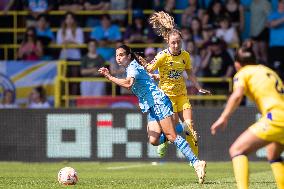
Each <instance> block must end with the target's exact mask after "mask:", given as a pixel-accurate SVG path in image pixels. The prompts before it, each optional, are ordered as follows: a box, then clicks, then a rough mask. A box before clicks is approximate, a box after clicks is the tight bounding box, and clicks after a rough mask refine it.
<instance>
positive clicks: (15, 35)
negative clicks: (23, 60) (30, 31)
mask: <svg viewBox="0 0 284 189" xmlns="http://www.w3.org/2000/svg"><path fill="white" fill-rule="evenodd" d="M153 12H154V10H143V13H144V14H151V13H153ZM65 13H66V11H57V10H56V11H49V12H48V14H49V15H64V14H65ZM106 13H107V14H110V15H126V16H127V21H128V24H131V23H132V21H133V11H132V10H131V9H128V10H106V11H105V10H104V11H102V10H97V11H86V10H82V11H76V12H74V14H76V15H86V16H88V15H102V14H106ZM174 13H175V14H182V13H183V10H174ZM28 15H29V12H28V11H8V12H4V11H0V16H12V18H13V23H12V24H13V26H12V27H9V28H0V33H12V34H13V41H12V43H10V44H4V45H0V48H2V49H3V51H4V59H5V60H7V59H8V49H12V50H13V58H14V60H16V59H17V49H18V48H19V45H18V33H23V32H25V31H26V28H19V27H18V20H19V17H20V16H28ZM58 29H59V27H57V28H52V31H53V32H54V31H57V30H58ZM82 29H83V31H84V32H90V31H91V28H89V27H83V28H82ZM121 30H122V31H124V30H125V28H121ZM160 46H162V45H161V44H156V45H154V46H152V47H160ZM141 47H142V48H143V47H144V46H139V44H132V48H141ZM145 47H148V46H146V45H145ZM50 48H64V47H63V46H60V45H59V46H57V45H51V46H50ZM76 48H80V47H76ZM81 48H85V46H83V47H81Z"/></svg>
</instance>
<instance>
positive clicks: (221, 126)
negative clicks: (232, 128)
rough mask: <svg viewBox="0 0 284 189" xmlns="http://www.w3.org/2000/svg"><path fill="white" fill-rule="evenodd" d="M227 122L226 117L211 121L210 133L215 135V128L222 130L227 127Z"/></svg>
mask: <svg viewBox="0 0 284 189" xmlns="http://www.w3.org/2000/svg"><path fill="white" fill-rule="evenodd" d="M227 124H228V120H227V119H225V118H223V117H219V119H218V120H217V121H215V123H213V125H212V126H211V134H212V135H215V134H216V132H217V130H219V129H222V130H224V129H225V128H226V127H227Z"/></svg>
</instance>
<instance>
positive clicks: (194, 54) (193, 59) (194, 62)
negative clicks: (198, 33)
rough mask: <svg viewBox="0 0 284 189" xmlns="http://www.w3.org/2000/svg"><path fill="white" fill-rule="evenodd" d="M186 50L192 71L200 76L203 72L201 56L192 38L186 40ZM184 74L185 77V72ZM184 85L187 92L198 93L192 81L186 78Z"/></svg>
mask: <svg viewBox="0 0 284 189" xmlns="http://www.w3.org/2000/svg"><path fill="white" fill-rule="evenodd" d="M186 50H187V51H188V52H189V54H190V63H191V66H192V72H193V73H194V74H195V75H196V76H197V77H202V76H203V72H202V66H201V56H200V55H199V53H198V48H197V47H196V45H195V43H194V41H192V40H189V41H187V46H186ZM184 76H185V77H187V76H186V74H185V75H184ZM186 86H187V91H188V94H197V93H198V90H197V89H196V87H195V86H194V85H192V83H191V82H190V80H188V79H187V80H186Z"/></svg>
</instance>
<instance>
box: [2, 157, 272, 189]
mask: <svg viewBox="0 0 284 189" xmlns="http://www.w3.org/2000/svg"><path fill="white" fill-rule="evenodd" d="M65 166H71V167H73V168H75V169H76V170H77V172H78V176H79V182H78V183H77V185H75V186H69V187H70V188H103V189H105V188H115V189H117V188H143V189H147V188H161V189H165V188H194V189H198V188H202V189H204V188H210V189H217V188H218V189H228V188H236V184H235V180H234V175H233V171H232V166H231V163H230V162H218V163H216V162H209V163H208V164H207V177H206V181H205V183H204V184H203V185H199V184H198V183H197V178H196V175H195V172H194V170H193V168H191V167H189V166H188V165H187V164H185V163H158V164H157V165H152V164H151V163H150V162H146V163H139V162H132V163H98V162H61V163H21V162H0V188H13V189H14V188H27V189H31V188H66V186H61V185H59V184H58V183H57V180H56V179H57V172H58V171H59V169H60V168H62V167H65ZM250 172H251V175H250V188H253V189H254V188H255V189H256V188H259V189H261V188H263V189H270V188H271V189H272V188H276V185H275V183H274V180H273V176H272V172H271V170H270V166H269V165H268V164H267V163H266V162H253V163H250ZM69 187H68V188H69Z"/></svg>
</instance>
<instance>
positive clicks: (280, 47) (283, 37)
mask: <svg viewBox="0 0 284 189" xmlns="http://www.w3.org/2000/svg"><path fill="white" fill-rule="evenodd" d="M268 25H269V28H270V40H269V41H270V42H269V65H270V67H272V68H274V69H276V70H277V72H278V73H279V75H280V77H281V78H282V79H283V80H284V53H283V52H284V0H279V2H278V9H277V11H275V12H272V13H271V14H270V15H269V17H268Z"/></svg>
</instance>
